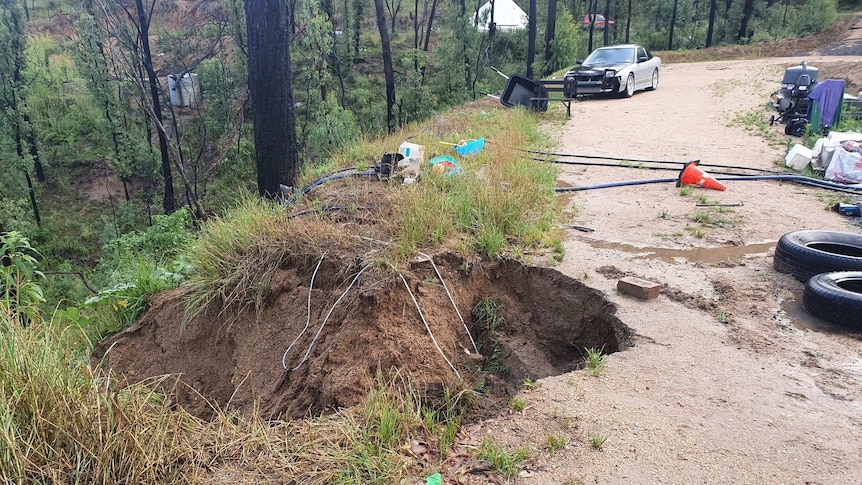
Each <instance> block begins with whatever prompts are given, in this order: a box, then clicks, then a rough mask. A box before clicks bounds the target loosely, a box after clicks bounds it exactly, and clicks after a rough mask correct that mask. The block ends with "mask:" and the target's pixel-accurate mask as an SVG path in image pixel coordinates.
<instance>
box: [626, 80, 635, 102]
mask: <svg viewBox="0 0 862 485" xmlns="http://www.w3.org/2000/svg"><path fill="white" fill-rule="evenodd" d="M634 94H635V75H634V74H629V77H627V78H626V88H625V89H624V90H623V96H625V97H626V98H631V97H632V96H633V95H634Z"/></svg>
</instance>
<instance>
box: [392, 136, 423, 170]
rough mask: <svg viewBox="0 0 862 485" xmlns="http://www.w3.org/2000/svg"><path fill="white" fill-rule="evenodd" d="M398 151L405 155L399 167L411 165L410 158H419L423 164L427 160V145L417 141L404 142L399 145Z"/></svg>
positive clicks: (420, 163)
mask: <svg viewBox="0 0 862 485" xmlns="http://www.w3.org/2000/svg"><path fill="white" fill-rule="evenodd" d="M398 153H400V154H402V155H404V159H403V160H401V161H400V162H398V167H400V168H404V167H406V166H408V165H410V159H411V158H415V159H417V160H419V165H420V166H421V165H422V164H423V163H424V162H425V147H424V146H423V145H417V144H415V143H409V142H406V141H405V142H404V143H402V144H401V146H399V147H398Z"/></svg>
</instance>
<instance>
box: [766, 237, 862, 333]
mask: <svg viewBox="0 0 862 485" xmlns="http://www.w3.org/2000/svg"><path fill="white" fill-rule="evenodd" d="M773 266H774V268H775V270H776V271H779V272H781V273H789V274H792V275H793V276H794V277H795V278H796V279H797V280H799V281H801V282H803V283H805V291H804V293H803V303H802V304H803V307H804V308H805V310H806V311H807V312H809V313H811V314H812V315H815V316H817V317H819V318H822V319H824V320H827V321H829V322H832V323H835V324H838V325H843V326H847V327H851V328H855V329H858V330H862V235H859V234H852V233H846V232H836V231H794V232H788V233H787V234H784V235H783V236H781V239H779V241H778V245H777V247H776V248H775V256H774V259H773Z"/></svg>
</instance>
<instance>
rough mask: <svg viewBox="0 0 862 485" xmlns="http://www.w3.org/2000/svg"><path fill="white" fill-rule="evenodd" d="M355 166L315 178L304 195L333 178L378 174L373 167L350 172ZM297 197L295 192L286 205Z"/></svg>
mask: <svg viewBox="0 0 862 485" xmlns="http://www.w3.org/2000/svg"><path fill="white" fill-rule="evenodd" d="M355 168H356V167H348V168H342V169H340V170H336V171H335V172H334V173H331V174H329V175H326V176H323V177H320V178H319V179H317V180H314V181H313V182H311V183H310V184H308V185H306V186H305V188H303V189H302V191H301V193H302V195H306V194H308V193H309V192H311V191H312V189H314V188H315V187H317V186H319V185H323V184H325V183H326V182H331V181H333V180H339V179H343V178H347V177H359V176H362V175H376V174H377V169H376V168H373V169H370V170H364V171H362V172H350V171H349V170H355ZM296 198H297V196H296V194H294V195H293V196H292V197H290V198H289V199H287V200H285V201H284V205H285V206H287V205H290V204H293V203H294V202H296Z"/></svg>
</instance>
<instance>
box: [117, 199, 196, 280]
mask: <svg viewBox="0 0 862 485" xmlns="http://www.w3.org/2000/svg"><path fill="white" fill-rule="evenodd" d="M192 229H193V227H192V221H191V216H190V214H189V212H188V210H187V209H185V208H182V209H180V210H178V211H176V212H174V213H173V214H171V215H168V216H153V225H152V226H150V227H147V228H146V229H144V230H142V231H130V232H127V233H125V234H122V235H121V236H120V237H118V238H115V239H113V240H111V241H108V242H107V243H106V244H105V246H104V250H103V251H104V252H103V257H102V268H101V269H102V270H103V271H105V270H116V269H118V268H120V267H121V266H123V264H124V263H125V262H127V261H129V260H132V261H138V260H144V261H152V262H153V263H156V264H164V263H168V262H171V261H172V260H173V259H174V258H176V257H177V256H178V255H179V254H180V253H182V252H184V251H186V250H187V249H188V248H189V247H190V246H191V244H192V242H193V241H194V234H193V233H192Z"/></svg>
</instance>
